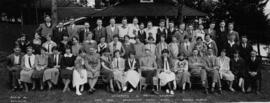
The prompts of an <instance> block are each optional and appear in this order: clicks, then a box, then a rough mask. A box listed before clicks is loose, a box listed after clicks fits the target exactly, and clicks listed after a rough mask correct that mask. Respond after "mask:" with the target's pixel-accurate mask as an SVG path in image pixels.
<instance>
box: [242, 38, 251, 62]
mask: <svg viewBox="0 0 270 103" xmlns="http://www.w3.org/2000/svg"><path fill="white" fill-rule="evenodd" d="M252 50H253V48H252V45H251V44H249V42H248V39H247V37H246V36H242V38H241V43H240V45H239V51H240V56H241V57H242V58H243V59H244V60H245V61H248V60H249V58H250V52H251V51H252Z"/></svg>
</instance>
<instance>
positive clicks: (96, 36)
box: [93, 27, 106, 42]
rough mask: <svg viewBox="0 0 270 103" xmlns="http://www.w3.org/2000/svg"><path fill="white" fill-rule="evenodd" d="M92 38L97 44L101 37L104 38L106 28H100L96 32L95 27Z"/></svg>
mask: <svg viewBox="0 0 270 103" xmlns="http://www.w3.org/2000/svg"><path fill="white" fill-rule="evenodd" d="M93 32H94V38H93V39H95V40H96V41H97V42H99V40H100V38H101V37H105V38H106V28H104V27H101V29H99V30H98V27H96V28H95V29H94V31H93Z"/></svg>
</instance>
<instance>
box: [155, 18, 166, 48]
mask: <svg viewBox="0 0 270 103" xmlns="http://www.w3.org/2000/svg"><path fill="white" fill-rule="evenodd" d="M161 36H164V37H165V38H167V36H168V35H167V29H166V27H165V20H164V19H162V20H160V22H159V27H158V29H157V40H156V43H159V42H160V37H161Z"/></svg>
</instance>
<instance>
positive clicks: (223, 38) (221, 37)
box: [216, 21, 228, 54]
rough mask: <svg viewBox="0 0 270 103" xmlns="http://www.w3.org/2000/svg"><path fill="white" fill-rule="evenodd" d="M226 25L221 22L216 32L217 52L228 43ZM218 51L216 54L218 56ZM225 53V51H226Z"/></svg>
mask: <svg viewBox="0 0 270 103" xmlns="http://www.w3.org/2000/svg"><path fill="white" fill-rule="evenodd" d="M225 26H226V23H225V21H221V22H220V24H219V29H218V30H217V35H216V37H217V47H218V50H220V51H221V50H222V49H223V48H224V43H226V42H227V41H228V37H227V33H228V32H227V30H226V28H225ZM220 51H219V53H218V54H220ZM226 51H227V50H226Z"/></svg>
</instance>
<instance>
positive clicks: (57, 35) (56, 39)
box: [52, 28, 68, 45]
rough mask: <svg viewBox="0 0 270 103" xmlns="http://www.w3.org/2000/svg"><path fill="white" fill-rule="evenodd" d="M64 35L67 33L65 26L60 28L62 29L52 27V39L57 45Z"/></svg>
mask: <svg viewBox="0 0 270 103" xmlns="http://www.w3.org/2000/svg"><path fill="white" fill-rule="evenodd" d="M64 35H68V31H67V29H66V28H62V31H60V28H54V29H53V35H52V40H53V41H54V42H55V43H56V44H57V45H59V44H60V41H62V39H63V36H64Z"/></svg>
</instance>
